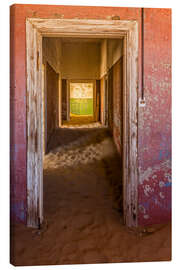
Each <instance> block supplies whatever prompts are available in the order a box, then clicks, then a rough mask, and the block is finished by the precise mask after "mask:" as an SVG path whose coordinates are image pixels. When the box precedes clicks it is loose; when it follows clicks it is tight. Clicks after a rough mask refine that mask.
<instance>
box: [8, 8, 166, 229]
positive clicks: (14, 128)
mask: <svg viewBox="0 0 180 270" xmlns="http://www.w3.org/2000/svg"><path fill="white" fill-rule="evenodd" d="M115 15H116V16H119V17H120V19H121V20H136V21H137V22H138V23H139V59H138V64H139V67H138V70H139V89H138V94H139V95H140V93H141V9H140V8H120V7H101V6H100V7H85V6H84V7H82V6H51V5H48V6H46V5H13V6H12V7H11V202H12V203H11V214H12V216H13V219H14V220H15V221H18V222H24V223H25V222H26V208H27V203H26V184H27V182H26V47H25V44H26V36H25V21H26V18H28V17H29V18H32V17H34V18H36V17H39V18H67V19H70V18H77V17H78V18H80V19H111V18H112V17H113V16H115ZM170 20H171V11H170V10H168V9H145V24H144V26H145V39H144V42H145V44H144V52H145V69H144V75H145V88H144V90H145V98H146V107H144V108H139V111H138V119H139V122H138V125H139V127H138V158H139V168H140V175H139V179H140V180H139V181H140V182H139V194H138V198H139V213H138V217H139V225H145V224H150V223H162V222H165V221H167V220H169V219H170V208H171V200H170V194H171V193H170V186H171V181H170V180H171V174H170V158H171V153H170V136H171V131H170V120H171V119H170V90H171V43H170V39H171V22H170Z"/></svg>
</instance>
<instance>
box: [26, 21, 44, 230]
mask: <svg viewBox="0 0 180 270" xmlns="http://www.w3.org/2000/svg"><path fill="white" fill-rule="evenodd" d="M26 33H27V42H26V48H27V51H26V53H27V209H28V210H27V225H28V226H31V227H36V226H38V224H39V222H41V220H42V219H43V218H42V212H43V206H42V201H43V199H42V196H43V192H42V179H43V170H42V168H43V162H42V156H43V138H42V135H43V133H42V127H43V121H42V120H43V110H42V49H41V48H42V36H41V34H39V32H37V31H36V29H35V28H34V27H33V26H32V25H31V23H29V22H27V24H26Z"/></svg>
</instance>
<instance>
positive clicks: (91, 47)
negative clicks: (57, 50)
mask: <svg viewBox="0 0 180 270" xmlns="http://www.w3.org/2000/svg"><path fill="white" fill-rule="evenodd" d="M99 69H100V44H99V43H91V42H89V43H86V42H81V43H79V42H74V43H71V42H69V43H63V45H62V78H63V79H86V80H88V79H90V80H93V79H99Z"/></svg>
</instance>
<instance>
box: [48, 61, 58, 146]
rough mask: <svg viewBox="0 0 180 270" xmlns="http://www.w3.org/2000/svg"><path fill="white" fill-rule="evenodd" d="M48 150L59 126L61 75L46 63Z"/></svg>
mask: <svg viewBox="0 0 180 270" xmlns="http://www.w3.org/2000/svg"><path fill="white" fill-rule="evenodd" d="M46 87H47V90H46V91H47V93H46V104H47V106H46V108H47V109H46V110H47V115H46V117H47V118H46V119H47V149H48V143H49V139H50V137H51V135H52V133H53V131H54V130H55V129H56V128H57V127H58V126H59V75H58V74H57V73H56V72H55V71H54V69H53V68H52V67H51V66H50V65H49V64H48V63H46Z"/></svg>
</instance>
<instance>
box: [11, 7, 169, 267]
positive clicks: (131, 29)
mask: <svg viewBox="0 0 180 270" xmlns="http://www.w3.org/2000/svg"><path fill="white" fill-rule="evenodd" d="M62 13H63V14H62ZM91 13H92V14H91ZM77 14H78V18H77ZM84 14H86V16H85V15H84ZM114 14H117V15H114ZM84 16H85V17H86V18H85V17H84ZM170 41H171V11H170V10H169V9H143V8H117V7H116V8H110V7H107V8H105V7H78V6H77V7H71V6H42V5H16V4H15V5H13V6H11V126H12V128H13V129H12V128H11V130H12V131H11V262H12V263H13V264H14V265H39V264H44V265H45V264H69V263H99V262H101V263H104V262H121V261H147V260H170V257H171V255H170V238H171V236H170V230H171V227H170V221H171V141H170V129H171V128H170V127H171V117H170V110H171V101H170V100H171V99H170V90H171V53H170V49H171V42H170ZM164 224H165V225H164ZM156 226H157V227H156ZM159 228H160V229H159ZM132 232H133V233H132ZM146 236H147V237H146ZM162 239H164V241H165V244H164V246H163V247H161V243H162ZM25 243H28V247H26V246H25ZM121 244H122V245H121ZM137 247H138V248H137ZM144 247H146V248H145V249H144ZM151 247H153V248H154V250H156V249H157V250H158V252H154V254H152V253H151ZM37 254H38V256H37Z"/></svg>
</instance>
